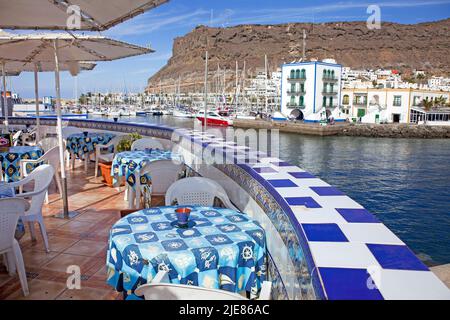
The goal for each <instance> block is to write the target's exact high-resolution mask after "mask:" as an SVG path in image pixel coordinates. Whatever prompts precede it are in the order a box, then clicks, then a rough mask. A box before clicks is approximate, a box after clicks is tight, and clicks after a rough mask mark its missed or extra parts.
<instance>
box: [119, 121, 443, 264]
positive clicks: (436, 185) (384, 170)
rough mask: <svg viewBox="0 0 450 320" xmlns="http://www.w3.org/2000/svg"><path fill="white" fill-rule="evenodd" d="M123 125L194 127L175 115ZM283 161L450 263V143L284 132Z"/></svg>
mask: <svg viewBox="0 0 450 320" xmlns="http://www.w3.org/2000/svg"><path fill="white" fill-rule="evenodd" d="M119 121H132V122H146V123H153V124H165V125H170V126H175V127H193V123H194V121H196V120H193V119H181V118H174V117H171V116H161V117H153V116H148V117H135V118H121V119H120V120H119ZM279 148H280V157H281V158H282V159H283V160H286V161H288V162H291V163H292V164H295V165H298V166H300V167H301V168H303V169H305V170H306V171H309V172H311V173H312V174H314V175H316V176H317V177H319V178H321V179H323V180H324V181H326V182H327V183H329V184H331V185H334V186H336V187H337V188H339V189H340V190H341V191H343V192H344V193H345V194H347V195H348V196H350V197H351V198H353V199H354V200H356V201H357V202H359V203H360V204H361V205H363V206H364V207H365V208H366V209H368V210H369V211H371V212H372V213H374V214H376V215H377V217H378V218H379V219H380V220H381V221H382V222H383V223H384V224H386V225H387V226H388V227H389V228H390V229H391V230H392V231H393V232H394V233H395V234H396V235H397V236H398V237H400V239H402V241H404V242H405V243H406V244H407V245H408V246H409V247H410V248H411V249H412V250H414V252H415V253H416V254H417V255H418V256H419V257H420V258H421V259H422V260H423V261H424V263H426V264H427V265H429V266H433V265H437V264H445V263H450V233H449V232H448V230H449V227H450V140H449V139H439V140H430V139H385V138H363V137H337V136H336V137H317V136H305V135H298V134H290V133H280V144H279Z"/></svg>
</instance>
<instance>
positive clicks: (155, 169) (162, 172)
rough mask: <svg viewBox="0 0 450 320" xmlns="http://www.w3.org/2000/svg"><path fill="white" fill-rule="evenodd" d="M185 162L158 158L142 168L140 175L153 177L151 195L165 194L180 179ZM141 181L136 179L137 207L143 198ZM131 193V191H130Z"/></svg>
mask: <svg viewBox="0 0 450 320" xmlns="http://www.w3.org/2000/svg"><path fill="white" fill-rule="evenodd" d="M183 169H184V164H183V163H181V162H177V161H174V160H157V161H153V162H150V163H148V164H147V165H145V166H144V167H143V168H142V169H141V170H140V175H144V174H148V175H149V176H150V177H151V181H152V188H151V196H163V195H165V194H166V192H167V190H168V189H169V187H170V186H171V185H172V184H173V183H174V182H175V181H177V180H178V178H179V176H180V173H181V172H182V170H183ZM140 190H141V182H140V179H136V186H135V192H136V208H138V207H139V203H140V198H141V192H140ZM128 192H129V194H130V191H128Z"/></svg>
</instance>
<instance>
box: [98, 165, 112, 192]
mask: <svg viewBox="0 0 450 320" xmlns="http://www.w3.org/2000/svg"><path fill="white" fill-rule="evenodd" d="M98 166H99V167H100V172H101V173H102V177H103V183H104V184H106V185H107V186H108V187H110V188H112V187H113V177H112V176H111V168H112V162H107V163H99V164H98Z"/></svg>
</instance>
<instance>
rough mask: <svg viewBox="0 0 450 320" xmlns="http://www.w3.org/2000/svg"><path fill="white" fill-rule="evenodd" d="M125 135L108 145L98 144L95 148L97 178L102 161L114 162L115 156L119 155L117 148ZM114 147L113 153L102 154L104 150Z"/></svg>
mask: <svg viewBox="0 0 450 320" xmlns="http://www.w3.org/2000/svg"><path fill="white" fill-rule="evenodd" d="M122 138H123V135H116V136H115V137H114V138H112V139H111V141H109V142H108V143H107V144H97V145H96V146H95V177H97V176H98V164H99V162H100V160H101V161H104V162H112V161H113V160H114V156H115V155H116V153H117V146H118V144H119V143H120V141H121V140H122ZM112 146H114V150H113V152H111V153H102V151H104V150H108V149H109V148H110V147H112Z"/></svg>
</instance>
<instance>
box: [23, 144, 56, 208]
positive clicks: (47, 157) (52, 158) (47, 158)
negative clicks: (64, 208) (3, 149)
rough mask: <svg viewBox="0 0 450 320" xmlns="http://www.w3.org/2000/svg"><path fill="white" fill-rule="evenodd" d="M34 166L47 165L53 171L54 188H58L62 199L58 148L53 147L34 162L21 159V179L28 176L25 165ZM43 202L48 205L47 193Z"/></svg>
mask: <svg viewBox="0 0 450 320" xmlns="http://www.w3.org/2000/svg"><path fill="white" fill-rule="evenodd" d="M28 164H31V165H36V164H49V165H51V166H52V167H53V169H54V171H55V175H54V180H55V182H56V186H57V187H58V191H59V194H60V195H61V197H62V185H61V177H60V176H59V174H58V172H59V168H60V166H61V162H60V161H59V147H58V146H56V147H53V148H52V149H50V150H48V151H47V152H46V153H44V155H43V156H42V157H40V158H39V159H36V160H30V159H23V160H20V175H21V177H22V178H23V177H26V176H28V175H29V173H28V170H27V165H28ZM45 202H46V203H48V192H47V193H46V195H45Z"/></svg>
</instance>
